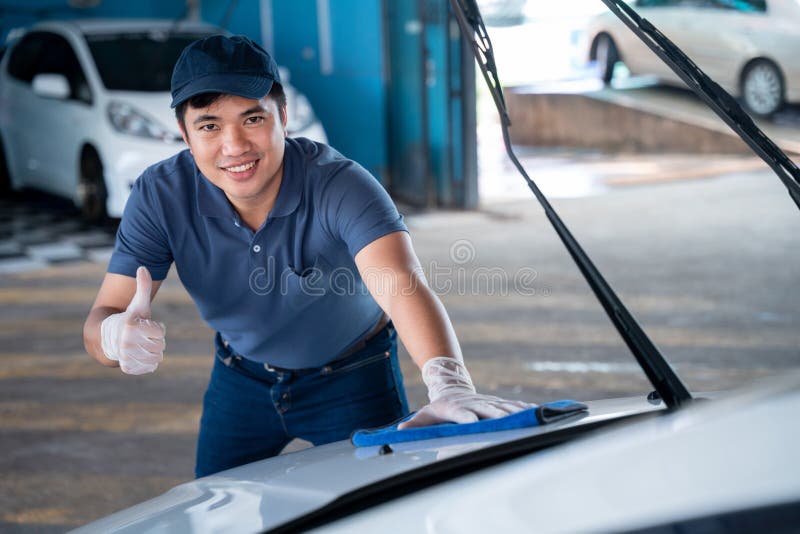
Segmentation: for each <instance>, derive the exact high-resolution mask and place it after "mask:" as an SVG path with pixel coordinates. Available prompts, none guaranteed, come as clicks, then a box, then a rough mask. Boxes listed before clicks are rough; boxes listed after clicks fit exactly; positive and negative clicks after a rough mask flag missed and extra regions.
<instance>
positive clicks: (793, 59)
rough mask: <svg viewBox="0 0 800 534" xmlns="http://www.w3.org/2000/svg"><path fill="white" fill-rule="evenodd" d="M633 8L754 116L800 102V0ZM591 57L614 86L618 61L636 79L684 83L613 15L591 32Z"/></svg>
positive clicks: (693, 0) (712, 0)
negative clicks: (742, 103)
mask: <svg viewBox="0 0 800 534" xmlns="http://www.w3.org/2000/svg"><path fill="white" fill-rule="evenodd" d="M631 6H632V7H633V8H634V9H635V10H636V12H637V13H638V14H639V15H640V16H641V17H643V18H645V19H647V20H649V21H650V22H652V23H653V24H654V25H655V26H656V27H657V28H658V29H659V30H661V32H662V33H663V34H664V35H666V36H667V37H668V38H669V39H670V40H671V41H673V42H674V43H675V44H677V45H678V46H679V47H680V48H681V49H682V50H683V51H684V52H685V53H686V55H687V56H689V58H690V59H691V60H692V61H694V62H695V63H696V64H697V65H698V66H699V67H700V68H701V69H702V70H703V71H705V73H706V74H707V75H708V76H709V77H711V78H712V79H714V81H716V82H717V83H718V84H719V85H721V86H722V87H723V88H724V89H725V90H726V91H728V92H729V93H731V94H732V95H733V96H736V97H741V98H742V100H743V101H744V104H745V105H746V107H747V108H748V110H749V111H750V112H751V113H752V114H753V115H756V116H760V117H769V116H771V115H772V114H774V113H775V112H776V111H778V110H779V109H781V107H783V105H784V104H785V103H787V102H790V103H793V102H800V54H798V51H800V0H635V1H633V2H631ZM587 43H588V45H589V50H588V59H589V60H590V61H596V62H597V66H598V69H599V72H600V76H601V77H602V79H603V81H605V82H606V83H610V82H611V80H612V78H613V76H614V67H615V65H616V64H617V62H619V61H621V62H623V63H624V64H625V66H626V67H627V68H628V70H629V71H630V72H631V74H642V75H652V76H655V77H656V78H657V79H658V80H659V81H661V82H664V83H667V84H671V85H677V86H679V87H685V85H684V83H683V81H682V80H681V79H680V78H679V77H678V76H677V75H676V74H675V73H674V72H673V71H672V69H670V68H669V67H668V66H667V65H666V64H665V63H664V62H662V61H661V59H659V58H658V56H656V54H655V53H653V52H652V51H651V50H650V49H649V48H647V46H646V45H645V44H644V43H642V41H641V40H640V39H639V38H638V37H637V36H636V35H634V33H633V32H631V31H630V30H629V29H628V27H627V26H625V24H623V23H622V21H620V20H619V19H618V18H617V17H616V16H615V15H614V14H613V13H611V12H610V11H605V12H603V13H601V14H599V15H597V16H596V17H594V18H593V19H592V20H591V21H590V23H589V26H588V29H587Z"/></svg>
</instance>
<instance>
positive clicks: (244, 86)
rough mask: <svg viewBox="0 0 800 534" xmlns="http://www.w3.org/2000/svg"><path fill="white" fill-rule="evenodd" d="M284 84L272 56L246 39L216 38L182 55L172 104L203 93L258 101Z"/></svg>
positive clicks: (194, 45)
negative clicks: (275, 86)
mask: <svg viewBox="0 0 800 534" xmlns="http://www.w3.org/2000/svg"><path fill="white" fill-rule="evenodd" d="M273 82H277V83H281V78H280V74H279V73H278V65H277V64H276V63H275V60H273V59H272V56H270V55H269V53H267V51H266V50H264V49H263V48H261V47H260V46H259V45H257V44H256V43H254V42H253V41H251V40H250V39H248V38H247V37H245V36H243V35H236V36H233V37H226V36H224V35H213V36H211V37H206V38H204V39H200V40H199V41H195V42H193V43H192V44H190V45H189V46H187V47H186V48H184V49H183V52H181V55H180V57H179V58H178V62H177V63H175V68H174V69H173V70H172V87H171V90H172V104H171V107H173V108H174V107H176V106H178V105H179V104H180V103H181V102H184V101H185V100H187V99H189V98H191V97H193V96H195V95H199V94H201V93H225V94H230V95H236V96H243V97H245V98H252V99H254V100H258V99H260V98H263V97H265V96H266V95H267V94H269V90H270V89H271V88H272V83H273Z"/></svg>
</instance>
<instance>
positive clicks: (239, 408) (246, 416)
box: [195, 323, 408, 477]
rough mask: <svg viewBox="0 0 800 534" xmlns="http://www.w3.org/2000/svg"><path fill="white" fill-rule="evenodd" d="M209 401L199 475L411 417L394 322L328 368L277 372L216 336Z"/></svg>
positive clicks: (206, 400) (205, 407)
mask: <svg viewBox="0 0 800 534" xmlns="http://www.w3.org/2000/svg"><path fill="white" fill-rule="evenodd" d="M216 346H217V351H216V359H215V362H214V369H213V370H212V372H211V380H210V382H209V385H208V390H207V391H206V394H205V397H204V398H203V416H202V418H201V420H200V435H199V437H198V442H197V463H196V465H195V476H197V477H202V476H206V475H210V474H212V473H216V472H218V471H222V470H225V469H230V468H232V467H236V466H239V465H243V464H246V463H249V462H253V461H256V460H261V459H264V458H269V457H271V456H275V455H277V454H278V453H280V451H281V450H282V449H283V448H284V447H285V446H286V444H287V443H289V442H290V441H291V440H292V439H294V438H300V439H304V440H306V441H310V442H311V443H313V444H314V445H322V444H324V443H330V442H332V441H338V440H342V439H347V438H349V437H350V434H351V433H352V432H353V431H354V430H357V429H359V428H371V427H377V426H383V425H386V424H389V423H391V422H393V421H395V420H397V419H399V418H400V417H403V416H404V415H406V414H407V413H408V403H407V401H406V396H405V390H404V388H403V378H402V375H401V374H400V367H399V365H398V362H397V334H396V332H395V330H394V327H393V326H392V324H391V323H389V324H388V325H387V326H386V327H385V328H383V329H382V330H381V331H379V332H378V333H377V334H375V335H374V336H373V337H372V338H370V339H369V341H368V342H367V344H366V346H365V347H363V348H362V349H360V350H358V351H357V352H355V353H353V354H351V355H349V356H347V357H345V358H342V359H339V360H335V361H333V362H331V363H329V364H327V365H325V366H322V367H319V368H314V369H302V370H298V371H286V370H272V369H269V368H267V367H266V366H265V365H264V364H261V363H257V362H254V361H251V360H248V359H246V358H244V357H242V356H239V355H237V354H235V353H234V352H233V351H232V350H231V349H229V348H228V347H226V346H225V345H224V343H223V342H222V340H221V338H220V336H219V334H217V339H216Z"/></svg>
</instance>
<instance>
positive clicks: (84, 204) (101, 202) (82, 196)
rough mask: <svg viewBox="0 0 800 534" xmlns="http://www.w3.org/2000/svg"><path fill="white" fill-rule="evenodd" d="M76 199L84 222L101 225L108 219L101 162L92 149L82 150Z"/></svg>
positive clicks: (106, 196)
mask: <svg viewBox="0 0 800 534" xmlns="http://www.w3.org/2000/svg"><path fill="white" fill-rule="evenodd" d="M78 199H79V202H80V206H78V207H79V208H80V210H81V217H82V218H83V220H84V221H85V222H87V223H92V224H96V223H102V222H103V221H105V220H106V219H107V218H108V212H107V211H106V201H107V200H108V191H107V189H106V182H105V178H104V177H103V162H102V161H100V156H99V155H98V154H97V152H96V151H95V150H94V149H92V148H86V149H84V151H83V154H81V162H80V180H79V181H78Z"/></svg>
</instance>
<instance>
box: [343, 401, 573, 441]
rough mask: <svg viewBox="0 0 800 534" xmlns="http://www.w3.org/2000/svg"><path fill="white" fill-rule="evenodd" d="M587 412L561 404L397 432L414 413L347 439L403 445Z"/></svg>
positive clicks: (570, 404)
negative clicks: (495, 417)
mask: <svg viewBox="0 0 800 534" xmlns="http://www.w3.org/2000/svg"><path fill="white" fill-rule="evenodd" d="M588 409H589V407H588V406H586V405H585V404H583V403H582V402H576V401H572V400H560V401H554V402H548V403H546V404H542V405H541V406H536V407H533V408H528V409H527V410H522V411H521V412H517V413H513V414H511V415H507V416H505V417H500V418H498V419H483V420H480V421H476V422H474V423H462V424H457V423H442V424H440V425H432V426H423V427H417V428H407V429H405V430H398V429H397V425H398V424H400V423H402V422H403V421H406V420H408V419H410V418H411V417H412V416H413V415H414V413H411V414H409V415H407V416H406V417H404V418H402V419H400V420H399V421H396V422H395V423H392V424H391V425H388V426H383V427H380V428H372V429H364V430H356V431H355V432H353V434H352V435H351V436H350V441H351V442H352V443H353V445H355V446H356V447H369V446H372V445H385V444H387V443H402V442H405V441H418V440H423V439H434V438H447V437H451V436H463V435H465V434H479V433H481V432H496V431H499V430H512V429H515V428H524V427H529V426H538V425H546V424H547V423H552V422H553V421H558V420H559V419H563V418H565V417H569V416H570V415H575V414H577V413H581V412H585V411H587V410H588Z"/></svg>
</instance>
